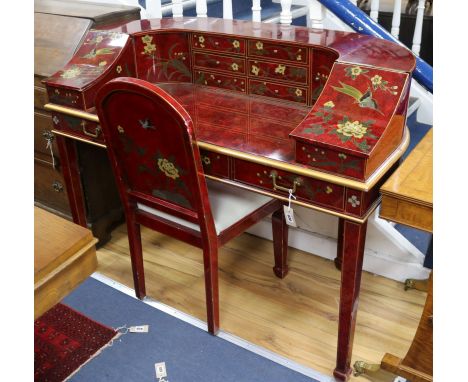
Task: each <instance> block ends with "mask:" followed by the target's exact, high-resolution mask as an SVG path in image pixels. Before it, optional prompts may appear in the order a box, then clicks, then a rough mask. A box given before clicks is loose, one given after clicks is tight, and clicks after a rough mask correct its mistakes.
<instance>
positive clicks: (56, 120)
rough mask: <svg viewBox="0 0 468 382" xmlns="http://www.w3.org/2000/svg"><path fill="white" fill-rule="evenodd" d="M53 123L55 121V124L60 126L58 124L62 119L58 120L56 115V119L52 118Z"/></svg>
mask: <svg viewBox="0 0 468 382" xmlns="http://www.w3.org/2000/svg"><path fill="white" fill-rule="evenodd" d="M52 121H54V123H55V124H56V125H58V123H59V122H60V119H58V117H57V116H56V115H54V118H52Z"/></svg>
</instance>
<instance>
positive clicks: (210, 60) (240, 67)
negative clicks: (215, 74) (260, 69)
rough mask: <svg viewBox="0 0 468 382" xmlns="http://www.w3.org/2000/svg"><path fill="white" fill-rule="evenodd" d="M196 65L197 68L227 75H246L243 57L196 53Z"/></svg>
mask: <svg viewBox="0 0 468 382" xmlns="http://www.w3.org/2000/svg"><path fill="white" fill-rule="evenodd" d="M193 56H194V65H195V66H197V67H202V68H208V69H215V70H221V71H223V72H227V73H233V74H244V73H245V59H244V58H241V57H229V56H220V55H219V54H210V53H202V52H195V53H194V55H193Z"/></svg>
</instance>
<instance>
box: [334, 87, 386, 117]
mask: <svg viewBox="0 0 468 382" xmlns="http://www.w3.org/2000/svg"><path fill="white" fill-rule="evenodd" d="M340 84H341V86H342V87H341V88H339V87H337V86H332V88H333V89H335V90H336V91H337V92H340V93H343V94H346V95H348V96H350V97H352V98H354V99H355V100H356V103H358V104H359V106H360V107H363V108H369V109H372V110H375V111H377V112H379V113H380V114H383V113H382V112H381V111H380V110H379V105H377V101H376V100H375V99H374V98H372V91H371V90H370V88H367V90H366V92H365V93H364V94H363V93H362V92H361V91H360V90H359V89H356V88H355V87H354V86H351V85H347V84H345V83H343V82H341V81H340Z"/></svg>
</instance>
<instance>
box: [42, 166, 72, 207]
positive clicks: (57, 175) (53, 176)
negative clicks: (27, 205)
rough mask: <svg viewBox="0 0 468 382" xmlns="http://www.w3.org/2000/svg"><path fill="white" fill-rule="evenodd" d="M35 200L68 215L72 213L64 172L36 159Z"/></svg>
mask: <svg viewBox="0 0 468 382" xmlns="http://www.w3.org/2000/svg"><path fill="white" fill-rule="evenodd" d="M34 200H35V201H36V202H39V203H41V204H43V205H45V206H47V207H49V208H52V209H54V210H57V211H60V212H62V213H65V214H67V215H70V213H71V212H70V206H69V203H68V196H67V191H66V187H65V180H64V179H63V175H62V173H61V172H60V171H57V170H55V169H54V168H53V167H52V165H51V164H49V163H45V162H41V161H38V160H35V161H34Z"/></svg>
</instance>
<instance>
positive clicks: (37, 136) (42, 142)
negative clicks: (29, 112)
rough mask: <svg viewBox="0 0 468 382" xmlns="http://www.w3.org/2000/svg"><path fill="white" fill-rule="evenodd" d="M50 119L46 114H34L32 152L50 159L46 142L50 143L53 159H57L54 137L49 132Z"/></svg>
mask: <svg viewBox="0 0 468 382" xmlns="http://www.w3.org/2000/svg"><path fill="white" fill-rule="evenodd" d="M53 128H54V127H53V124H52V117H51V116H50V115H48V114H43V113H38V112H34V151H35V152H38V153H43V154H46V155H48V156H49V157H50V155H52V154H51V152H50V149H49V148H48V147H47V140H48V139H50V140H51V142H52V152H53V153H54V156H55V157H57V158H58V157H59V153H58V148H57V144H56V143H55V137H54V135H53V133H52V132H51V130H52V129H53Z"/></svg>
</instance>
